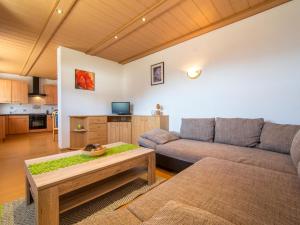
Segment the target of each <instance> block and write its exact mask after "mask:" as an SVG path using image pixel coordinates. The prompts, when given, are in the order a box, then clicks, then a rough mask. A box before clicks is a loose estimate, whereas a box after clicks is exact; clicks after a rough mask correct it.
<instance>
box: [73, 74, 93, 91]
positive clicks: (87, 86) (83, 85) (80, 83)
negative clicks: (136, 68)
mask: <svg viewBox="0 0 300 225" xmlns="http://www.w3.org/2000/svg"><path fill="white" fill-rule="evenodd" d="M75 88H76V89H82V90H89V91H95V73H93V72H88V71H84V70H79V69H75Z"/></svg>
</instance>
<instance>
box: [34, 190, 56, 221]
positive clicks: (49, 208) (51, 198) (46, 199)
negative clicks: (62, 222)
mask: <svg viewBox="0 0 300 225" xmlns="http://www.w3.org/2000/svg"><path fill="white" fill-rule="evenodd" d="M35 208H36V209H35V211H36V212H35V215H36V224H38V225H59V196H58V189H57V187H52V188H48V189H44V190H41V191H38V197H37V202H36V203H35Z"/></svg>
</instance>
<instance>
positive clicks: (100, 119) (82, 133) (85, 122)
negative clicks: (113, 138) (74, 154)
mask: <svg viewBox="0 0 300 225" xmlns="http://www.w3.org/2000/svg"><path fill="white" fill-rule="evenodd" d="M79 125H80V126H81V129H78V126H79ZM70 129H71V130H70V131H71V135H70V148H71V149H78V148H83V147H84V146H86V145H87V144H100V145H104V144H107V117H106V116H77V117H72V119H71V121H70Z"/></svg>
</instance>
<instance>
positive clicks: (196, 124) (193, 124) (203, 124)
mask: <svg viewBox="0 0 300 225" xmlns="http://www.w3.org/2000/svg"><path fill="white" fill-rule="evenodd" d="M214 135H215V118H200V119H185V118H184V119H182V121H181V127H180V137H181V138H185V139H191V140H198V141H208V142H213V140H214Z"/></svg>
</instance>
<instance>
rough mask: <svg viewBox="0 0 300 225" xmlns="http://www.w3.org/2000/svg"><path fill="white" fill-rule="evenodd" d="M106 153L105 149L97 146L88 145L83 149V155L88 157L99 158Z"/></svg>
mask: <svg viewBox="0 0 300 225" xmlns="http://www.w3.org/2000/svg"><path fill="white" fill-rule="evenodd" d="M105 151H106V148H105V147H103V146H101V145H99V144H88V145H87V146H85V148H84V149H83V153H84V154H86V155H89V156H100V155H103V154H104V153H105Z"/></svg>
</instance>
